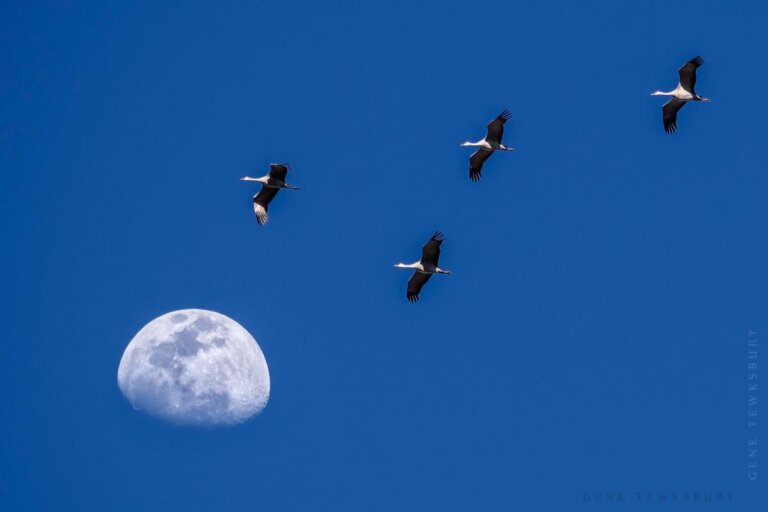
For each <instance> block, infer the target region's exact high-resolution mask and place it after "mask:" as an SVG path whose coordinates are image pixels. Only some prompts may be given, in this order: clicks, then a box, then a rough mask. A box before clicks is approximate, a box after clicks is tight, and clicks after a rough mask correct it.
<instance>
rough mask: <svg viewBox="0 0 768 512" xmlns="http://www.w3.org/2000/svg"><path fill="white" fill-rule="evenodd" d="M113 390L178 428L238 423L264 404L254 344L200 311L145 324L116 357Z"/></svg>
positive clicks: (225, 321)
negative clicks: (175, 424) (117, 359)
mask: <svg viewBox="0 0 768 512" xmlns="http://www.w3.org/2000/svg"><path fill="white" fill-rule="evenodd" d="M117 383H118V385H119V386H120V390H121V391H122V392H123V394H124V395H125V397H126V398H127V399H128V401H129V402H131V404H132V405H133V407H134V408H135V409H138V410H140V411H143V412H146V413H148V414H151V415H152V416H156V417H158V418H161V419H164V420H168V421H171V422H173V423H177V424H183V425H201V426H215V425H229V424H234V423H240V422H243V421H245V420H247V419H248V418H250V417H252V416H254V415H255V414H258V413H259V412H261V410H262V409H264V407H265V406H266V405H267V400H269V369H268V368H267V361H266V360H265V359H264V354H263V353H262V352H261V348H259V345H258V343H256V340H255V339H253V336H251V335H250V334H249V333H248V331H246V330H245V328H243V326H241V325H240V324H238V323H237V322H235V321H234V320H232V319H231V318H229V317H226V316H224V315H222V314H219V313H215V312H213V311H206V310H203V309H183V310H179V311H173V312H171V313H167V314H165V315H163V316H160V317H158V318H155V319H154V320H152V321H151V322H149V323H148V324H147V325H145V326H144V328H142V329H141V330H140V331H139V332H138V334H136V336H134V338H133V339H132V340H131V342H130V343H129V344H128V347H126V349H125V352H124V353H123V358H122V359H121V360H120V367H119V368H118V370H117Z"/></svg>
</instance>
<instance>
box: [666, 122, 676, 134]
mask: <svg viewBox="0 0 768 512" xmlns="http://www.w3.org/2000/svg"><path fill="white" fill-rule="evenodd" d="M664 131H665V132H667V133H675V131H677V124H676V123H667V124H665V125H664Z"/></svg>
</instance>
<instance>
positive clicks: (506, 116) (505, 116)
mask: <svg viewBox="0 0 768 512" xmlns="http://www.w3.org/2000/svg"><path fill="white" fill-rule="evenodd" d="M511 115H512V113H511V112H510V111H509V110H507V109H506V108H505V109H504V111H503V112H502V113H501V114H499V118H500V119H503V120H505V121H506V120H507V119H509V116H511Z"/></svg>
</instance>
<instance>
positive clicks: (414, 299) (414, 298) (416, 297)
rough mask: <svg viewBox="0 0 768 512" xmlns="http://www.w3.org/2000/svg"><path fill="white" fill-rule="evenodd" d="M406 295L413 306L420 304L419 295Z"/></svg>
mask: <svg viewBox="0 0 768 512" xmlns="http://www.w3.org/2000/svg"><path fill="white" fill-rule="evenodd" d="M406 295H407V296H408V302H410V303H412V304H415V303H416V302H419V295H418V294H417V293H408V294H406Z"/></svg>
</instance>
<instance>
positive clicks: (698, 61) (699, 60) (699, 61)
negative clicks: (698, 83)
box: [688, 55, 704, 66]
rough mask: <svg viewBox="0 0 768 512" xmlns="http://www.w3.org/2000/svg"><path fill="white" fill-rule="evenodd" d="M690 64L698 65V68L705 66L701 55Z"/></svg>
mask: <svg viewBox="0 0 768 512" xmlns="http://www.w3.org/2000/svg"><path fill="white" fill-rule="evenodd" d="M688 62H689V63H691V64H696V65H697V66H701V65H702V64H704V59H703V58H701V55H697V56H695V57H694V58H692V59H691V60H690V61H688Z"/></svg>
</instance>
